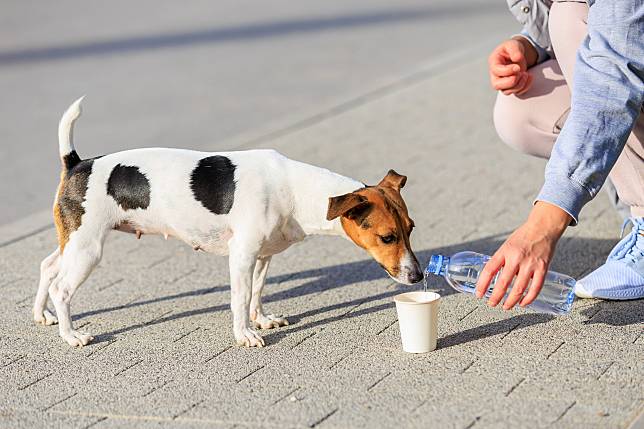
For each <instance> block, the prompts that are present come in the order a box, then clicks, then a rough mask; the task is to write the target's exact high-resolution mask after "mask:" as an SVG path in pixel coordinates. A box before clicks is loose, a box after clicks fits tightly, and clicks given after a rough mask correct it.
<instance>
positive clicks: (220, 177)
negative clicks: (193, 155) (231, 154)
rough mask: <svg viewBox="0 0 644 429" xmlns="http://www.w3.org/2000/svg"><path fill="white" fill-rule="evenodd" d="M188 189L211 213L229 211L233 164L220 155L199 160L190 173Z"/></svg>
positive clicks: (233, 179)
mask: <svg viewBox="0 0 644 429" xmlns="http://www.w3.org/2000/svg"><path fill="white" fill-rule="evenodd" d="M190 189H192V194H193V195H194V197H195V199H196V200H197V201H199V202H200V203H201V204H202V205H203V206H204V207H205V208H207V209H208V210H210V211H211V212H212V213H214V214H216V215H220V214H227V213H229V212H230V209H231V208H232V207H233V201H234V199H235V164H233V163H232V162H231V161H230V159H229V158H227V157H225V156H220V155H215V156H209V157H208V158H203V159H201V160H199V163H198V164H197V166H196V167H195V169H194V170H192V174H191V175H190Z"/></svg>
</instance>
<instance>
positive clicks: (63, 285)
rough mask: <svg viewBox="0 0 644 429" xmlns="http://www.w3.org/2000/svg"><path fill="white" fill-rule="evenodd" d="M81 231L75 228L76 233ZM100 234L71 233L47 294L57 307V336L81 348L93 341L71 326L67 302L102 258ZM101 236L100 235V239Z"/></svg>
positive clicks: (68, 302) (68, 303) (69, 301)
mask: <svg viewBox="0 0 644 429" xmlns="http://www.w3.org/2000/svg"><path fill="white" fill-rule="evenodd" d="M80 232H81V231H80V230H79V231H77V232H76V234H79V233H80ZM101 235H102V234H97V236H96V238H95V236H91V237H89V234H88V233H87V232H85V234H84V235H76V236H72V239H71V240H70V241H69V243H67V246H66V247H65V250H64V252H63V254H62V255H61V259H60V270H59V272H58V275H57V276H56V278H55V279H54V280H53V281H52V282H51V285H50V286H49V297H50V298H51V300H52V301H53V303H54V306H55V307H56V315H57V316H58V327H59V333H60V336H61V337H62V338H63V339H64V340H65V341H66V342H67V343H68V344H69V345H71V346H74V347H82V346H84V345H86V344H88V343H89V342H90V341H92V339H93V338H92V337H91V336H90V335H88V334H83V333H81V332H78V331H75V330H74V329H73V326H72V318H71V314H70V303H71V300H72V297H73V296H74V293H75V292H76V290H77V289H78V287H79V286H80V285H81V284H82V283H83V282H84V281H85V280H86V279H87V277H88V276H89V274H90V273H91V272H92V270H93V269H94V267H95V266H96V264H98V262H99V261H100V259H101V255H102V248H103V240H102V237H100V236H101ZM99 237H100V238H99Z"/></svg>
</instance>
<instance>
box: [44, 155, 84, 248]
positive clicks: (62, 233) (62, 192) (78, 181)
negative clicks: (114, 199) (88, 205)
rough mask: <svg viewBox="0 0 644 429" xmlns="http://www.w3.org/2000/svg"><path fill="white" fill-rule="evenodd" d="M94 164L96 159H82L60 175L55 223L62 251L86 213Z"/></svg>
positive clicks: (55, 207)
mask: <svg viewBox="0 0 644 429" xmlns="http://www.w3.org/2000/svg"><path fill="white" fill-rule="evenodd" d="M93 164H94V159H87V160H84V161H80V162H78V163H76V164H75V166H74V167H73V168H71V169H69V170H67V169H64V170H63V172H62V173H61V175H60V183H59V184H58V191H57V194H56V201H55V203H54V224H55V225H56V233H57V235H58V245H59V246H60V252H61V253H62V252H63V251H64V249H65V245H66V244H67V243H68V242H69V236H70V235H71V234H72V232H74V231H76V230H77V229H78V228H79V227H80V225H81V218H82V217H83V215H84V214H85V209H84V208H83V202H84V201H85V194H86V192H87V182H88V181H89V176H90V175H91V174H92V166H93Z"/></svg>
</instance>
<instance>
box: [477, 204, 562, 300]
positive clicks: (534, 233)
mask: <svg viewBox="0 0 644 429" xmlns="http://www.w3.org/2000/svg"><path fill="white" fill-rule="evenodd" d="M571 220H572V218H571V217H570V215H569V214H568V213H566V212H565V211H563V210H562V209H560V208H559V207H557V206H554V205H552V204H549V203H546V202H542V201H539V202H537V203H536V204H535V206H534V208H533V209H532V212H531V213H530V216H529V217H528V220H527V221H526V223H524V224H523V225H522V226H520V227H519V228H518V229H517V230H516V231H514V233H512V235H510V237H509V238H508V239H507V240H506V241H505V243H503V245H502V246H501V247H500V248H499V250H497V251H496V253H495V254H494V256H492V259H490V260H489V261H488V262H487V263H486V264H485V267H484V268H483V271H481V275H480V276H479V279H478V282H477V283H476V296H477V297H478V298H482V297H483V296H484V295H485V292H486V291H487V289H488V287H489V285H490V282H491V281H492V279H493V278H494V277H495V276H496V274H497V272H498V271H499V269H501V268H502V269H503V270H502V271H501V274H500V275H499V278H498V279H497V281H496V283H495V284H494V290H493V291H492V295H491V296H490V298H489V300H488V304H489V305H490V306H492V307H495V306H496V305H497V304H499V302H501V300H502V299H503V297H504V296H505V293H506V291H507V290H508V287H509V286H510V285H511V284H512V281H513V280H514V279H515V276H516V279H515V280H514V284H513V285H512V289H511V291H510V293H509V294H508V297H507V298H506V300H505V302H504V303H503V309H504V310H509V309H511V308H512V307H514V306H515V305H516V304H517V303H519V305H520V306H521V307H525V306H526V305H528V304H530V303H531V302H533V301H534V300H535V299H536V298H537V295H539V292H540V291H541V287H542V286H543V281H544V279H545V276H546V273H547V272H548V266H549V265H550V261H551V260H552V256H553V255H554V253H555V247H556V246H557V242H558V241H559V238H561V235H562V234H563V232H564V231H565V229H566V227H567V226H568V225H569V224H570V221H571ZM528 285H529V287H528ZM526 289H527V293H525V292H526ZM524 293H525V295H524Z"/></svg>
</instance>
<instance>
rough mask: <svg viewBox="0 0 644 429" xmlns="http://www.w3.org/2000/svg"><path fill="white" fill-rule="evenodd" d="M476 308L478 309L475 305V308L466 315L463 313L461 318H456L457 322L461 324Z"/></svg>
mask: <svg viewBox="0 0 644 429" xmlns="http://www.w3.org/2000/svg"><path fill="white" fill-rule="evenodd" d="M478 308H479V307H478V305H477V306H476V307H474V308H473V309H471V310H470V311H468V312H467V313H465V315H464V316H463V317H459V318H458V321H459V322H462V321H463V320H465V318H466V317H467V316H469V315H470V314H472V313H474V312H475V311H476V310H477V309H478Z"/></svg>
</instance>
